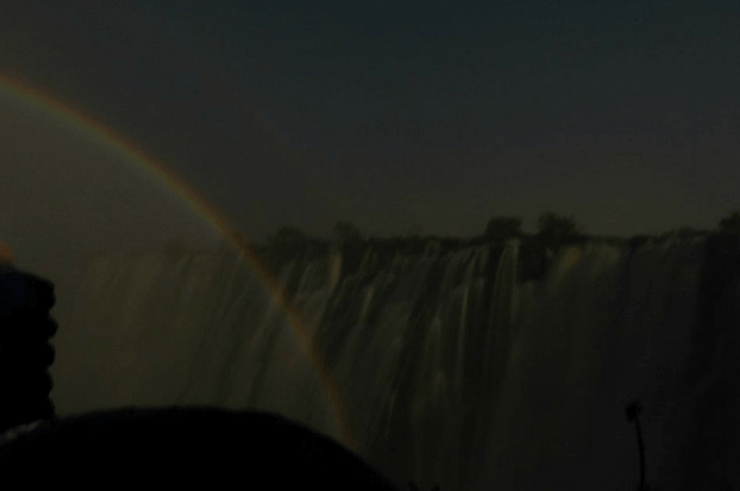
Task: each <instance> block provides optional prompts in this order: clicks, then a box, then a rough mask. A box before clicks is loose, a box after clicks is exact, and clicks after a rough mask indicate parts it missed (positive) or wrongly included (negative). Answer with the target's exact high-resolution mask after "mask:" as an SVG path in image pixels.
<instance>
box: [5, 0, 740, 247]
mask: <svg viewBox="0 0 740 491" xmlns="http://www.w3.org/2000/svg"><path fill="white" fill-rule="evenodd" d="M737 26H740V4H739V3H738V2H736V1H725V2H711V1H706V2H685V1H678V0H671V1H660V2H658V1H652V2H651V1H619V2H603V1H593V2H575V1H567V2H552V1H527V0H517V1H512V2H493V1H486V2H470V3H468V4H467V5H462V4H461V3H459V2H444V3H443V2H423V3H422V2H379V1H374V2H346V1H344V2H339V1H332V2H321V3H316V2H295V1H291V2H260V3H257V2H244V1H223V0H208V1H200V0H177V1H160V0H125V1H113V0H107V1H104V2H99V1H74V0H71V1H70V0H68V1H64V2H61V1H58V2H51V1H40V0H21V1H15V0H4V1H3V2H0V74H4V75H6V76H10V77H13V78H15V79H22V80H25V81H26V82H27V83H28V84H29V85H31V86H33V87H35V88H36V89H38V90H40V91H42V92H44V93H46V94H49V95H52V96H53V97H55V98H57V99H59V100H61V101H64V102H65V103H67V104H69V105H71V106H72V107H75V108H77V109H79V110H81V111H83V112H85V113H87V114H89V115H90V116H92V117H94V118H95V119H97V120H99V121H101V122H103V123H104V124H106V125H108V126H110V127H112V128H114V129H115V130H116V131H118V132H120V133H121V134H123V135H125V136H126V137H127V138H129V139H130V140H132V141H135V142H137V144H138V145H139V146H140V147H141V148H142V149H145V150H146V151H148V152H150V153H151V154H153V155H155V156H157V157H158V158H160V159H161V160H163V161H164V162H167V163H168V164H170V165H171V166H172V168H174V169H176V170H177V172H178V173H179V175H180V176H182V177H183V178H184V179H185V180H187V181H188V182H190V183H192V184H193V186H195V187H196V188H198V189H199V190H200V191H201V192H202V193H203V195H204V196H205V197H206V198H207V199H208V200H209V201H210V202H211V203H212V204H213V205H214V206H216V207H217V208H219V209H220V210H222V211H223V212H224V214H225V215H226V216H227V217H228V218H229V219H231V220H232V221H233V222H234V224H235V225H236V226H237V227H239V228H240V229H241V230H243V231H244V232H246V233H247V234H249V235H252V236H255V237H258V238H261V237H263V236H264V235H265V234H266V233H269V232H271V231H273V230H274V229H275V227H277V226H278V225H283V224H292V225H297V226H301V227H303V228H305V229H307V230H308V231H310V232H313V233H317V234H323V235H326V234H328V233H329V231H330V229H331V226H332V225H333V223H334V222H335V221H336V220H337V219H350V220H352V221H354V222H356V223H357V224H358V225H359V226H360V228H361V229H363V230H364V231H365V232H366V233H368V234H392V233H401V234H403V233H406V232H408V231H410V230H412V229H415V228H418V229H420V230H421V231H423V232H426V233H434V234H455V235H472V234H475V233H477V232H479V231H481V230H482V229H483V227H484V226H485V222H486V220H487V218H488V217H489V216H490V215H492V214H499V213H500V214H520V215H522V216H524V217H525V218H526V220H527V221H526V223H527V225H529V226H530V228H531V225H532V224H533V223H534V218H535V217H536V215H537V214H538V213H540V212H541V211H543V210H546V209H553V210H555V211H558V212H562V213H573V214H575V215H576V218H577V219H579V221H580V222H582V223H583V224H584V225H585V226H586V228H587V229H588V230H590V231H593V232H595V233H616V234H632V233H640V232H660V231H664V230H666V229H669V228H672V227H674V226H676V225H680V224H688V225H693V226H697V227H712V226H714V225H715V224H716V223H717V221H718V220H719V218H721V217H722V216H723V215H725V214H727V213H728V212H729V211H731V210H733V209H737V208H740V193H738V189H740V90H738V87H740V29H738V27H737ZM1 109H2V108H1V107H0V110H1ZM2 119H3V115H2V114H0V120H2ZM6 119H7V116H6ZM6 124H12V122H10V123H8V122H7V121H6ZM2 157H3V154H2V150H0V158H2ZM80 213H81V212H80Z"/></svg>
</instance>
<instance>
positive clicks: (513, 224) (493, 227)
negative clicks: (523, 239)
mask: <svg viewBox="0 0 740 491" xmlns="http://www.w3.org/2000/svg"><path fill="white" fill-rule="evenodd" d="M521 234H522V219H521V217H516V216H499V217H493V218H491V219H490V220H488V225H486V236H487V237H490V238H492V239H508V238H509V237H516V236H519V235H521Z"/></svg>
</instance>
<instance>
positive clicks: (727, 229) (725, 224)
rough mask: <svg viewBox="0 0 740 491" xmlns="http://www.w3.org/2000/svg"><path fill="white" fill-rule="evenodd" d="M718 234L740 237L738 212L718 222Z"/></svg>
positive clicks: (739, 213) (739, 215)
mask: <svg viewBox="0 0 740 491" xmlns="http://www.w3.org/2000/svg"><path fill="white" fill-rule="evenodd" d="M719 231H720V233H725V234H733V235H740V212H737V211H736V212H734V213H732V214H731V215H730V216H728V217H726V218H723V219H722V220H720V222H719Z"/></svg>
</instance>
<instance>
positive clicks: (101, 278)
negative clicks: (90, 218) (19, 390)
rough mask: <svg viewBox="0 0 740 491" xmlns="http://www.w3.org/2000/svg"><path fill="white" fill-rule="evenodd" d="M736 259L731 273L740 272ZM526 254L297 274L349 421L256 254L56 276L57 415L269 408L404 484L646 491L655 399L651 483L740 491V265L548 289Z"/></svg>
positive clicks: (614, 257) (294, 299)
mask: <svg viewBox="0 0 740 491" xmlns="http://www.w3.org/2000/svg"><path fill="white" fill-rule="evenodd" d="M736 245H737V244H734V245H732V244H731V245H730V246H729V248H730V250H729V252H728V250H727V247H728V246H725V247H724V249H722V251H721V254H720V256H721V255H722V254H724V255H725V256H726V257H725V259H727V257H730V258H732V257H735V258H736V257H737V256H738V253H739V252H740V251H738V249H737V247H736ZM523 247H524V246H523V244H522V243H520V242H519V241H510V242H509V243H507V244H483V245H475V246H473V245H470V246H460V247H443V246H442V245H441V244H437V243H430V244H428V246H427V247H426V249H425V250H424V251H423V252H405V251H404V250H402V249H398V250H395V251H391V252H389V251H387V250H379V249H377V248H374V247H372V246H371V247H368V248H366V250H365V251H364V255H363V256H362V257H361V260H358V261H356V264H350V263H351V262H352V261H349V260H348V259H347V257H346V256H345V255H343V254H341V253H339V252H337V251H334V252H331V253H328V254H325V255H319V256H313V257H308V256H306V257H297V258H296V259H294V260H292V261H289V262H287V263H285V264H284V265H283V266H282V268H281V269H280V271H279V274H278V277H279V278H278V279H279V282H280V284H281V285H282V286H283V288H285V291H286V292H289V294H290V297H291V304H292V307H293V309H294V311H295V312H296V314H297V315H298V317H299V318H300V319H301V321H302V323H303V324H304V325H305V327H306V329H307V330H308V332H309V333H310V334H311V336H312V337H313V339H314V343H315V346H316V347H317V349H318V352H320V353H321V356H322V358H323V359H324V361H325V363H326V365H327V367H328V372H329V378H330V379H331V381H332V383H333V384H335V385H336V387H337V390H338V393H339V398H340V400H341V402H342V405H341V406H342V407H341V409H340V410H341V412H342V413H343V414H341V415H338V414H337V413H336V410H335V409H336V408H334V407H332V406H331V405H330V404H329V403H328V402H327V400H328V397H327V393H326V391H327V384H326V380H321V378H320V377H319V373H318V371H317V370H316V368H315V366H314V365H313V362H312V359H311V356H309V353H307V351H306V346H305V345H304V344H303V342H302V341H301V339H300V337H299V336H297V335H296V333H295V331H294V330H293V329H292V328H291V325H290V324H289V321H288V318H287V316H286V315H285V312H283V311H282V310H281V309H280V308H279V306H278V304H277V303H276V302H275V300H274V298H273V295H271V293H270V292H269V291H267V290H265V288H264V287H263V285H262V284H261V283H260V282H259V280H258V279H257V277H256V276H255V275H254V274H253V273H252V272H251V270H250V269H249V267H247V265H246V264H244V263H243V262H241V260H240V259H239V258H237V257H236V256H235V255H233V254H226V253H224V252H220V253H200V254H181V255H178V256H173V255H164V254H149V255H129V256H116V255H108V256H105V255H103V256H98V257H95V258H92V259H86V260H84V261H79V262H78V263H75V264H73V265H69V264H68V265H66V266H65V268H66V269H64V270H63V269H58V270H57V273H54V274H57V275H58V276H56V277H53V274H52V273H49V276H52V279H53V280H55V282H56V283H57V296H58V298H59V306H58V308H57V311H56V316H57V318H58V320H59V322H60V325H61V329H60V331H59V335H58V338H57V339H56V344H57V348H58V358H57V359H58V361H57V363H56V365H55V367H54V372H53V375H54V377H55V381H56V389H55V390H54V392H53V394H52V396H53V397H54V399H55V401H56V403H57V405H58V407H59V410H60V412H62V413H67V414H68V413H76V412H81V411H87V410H92V409H97V408H102V407H113V406H122V405H131V404H136V405H164V404H173V403H177V404H216V405H221V406H226V407H254V408H260V409H268V410H273V411H278V412H280V413H282V414H285V415H287V416H288V417H291V418H294V419H296V420H299V421H302V422H304V423H306V424H309V425H310V426H312V427H314V428H316V429H318V430H320V431H322V432H324V433H326V434H329V435H332V436H334V437H335V438H339V435H340V431H339V423H338V416H342V417H343V418H344V420H345V421H346V424H347V425H348V426H349V428H350V430H351V433H352V436H353V438H354V440H355V442H356V445H357V447H356V450H357V452H359V453H360V454H361V455H362V456H364V457H365V458H366V459H367V460H368V461H369V462H370V463H372V464H373V465H375V466H376V467H378V468H379V469H381V470H382V471H383V472H384V473H385V474H387V475H388V476H389V477H391V478H392V479H394V480H396V481H397V482H398V483H400V484H405V482H406V481H409V480H411V481H414V482H416V483H418V484H419V485H420V487H421V489H424V488H430V487H431V486H432V485H435V484H439V485H440V486H441V489H443V490H445V491H455V490H474V489H500V490H539V489H568V490H579V489H583V490H586V489H589V490H591V489H613V490H619V489H634V486H635V484H636V482H637V476H638V461H637V448H636V445H637V444H636V440H635V435H634V428H633V427H632V426H630V424H629V423H628V422H627V421H626V420H625V417H624V407H625V405H626V404H627V403H628V402H630V401H631V400H633V399H635V398H638V397H639V398H640V400H641V401H642V404H643V406H644V407H645V408H646V409H645V411H644V413H643V414H642V415H641V417H642V420H641V422H642V424H643V427H644V431H645V441H646V450H647V454H646V461H647V466H648V468H647V471H648V473H647V480H648V482H649V483H651V484H653V485H655V486H657V487H658V488H660V489H663V490H668V489H677V490H678V489H686V490H689V489H692V490H694V489H713V487H717V488H718V489H721V486H728V485H729V486H734V489H740V472H738V471H737V470H736V469H737V467H736V466H733V464H732V462H733V461H734V460H735V459H740V438H738V437H740V416H738V414H740V397H738V395H737V394H738V391H737V390H735V389H734V386H735V385H734V384H735V381H736V380H737V377H738V376H740V363H738V362H737V361H736V360H740V342H739V340H740V337H739V336H738V327H740V326H738V316H737V314H738V307H739V306H740V298H739V297H740V290H739V289H738V282H737V277H738V275H737V274H736V273H737V271H738V270H740V268H735V269H734V270H733V271H734V273H732V274H730V275H729V276H728V275H725V276H723V277H722V278H724V279H722V280H717V279H716V278H717V277H718V276H717V274H719V273H717V274H714V273H712V274H708V273H707V272H708V271H709V270H710V269H711V271H720V272H721V271H724V270H726V269H727V268H724V270H723V267H722V265H723V264H725V263H723V262H722V261H720V262H719V263H718V264H714V263H712V264H713V265H712V266H711V267H709V266H706V260H705V258H710V259H711V258H712V257H718V256H717V254H719V253H717V254H714V255H707V251H708V248H707V246H706V244H705V241H704V240H699V239H692V240H677V239H676V240H665V241H662V242H647V243H645V244H643V245H641V246H640V247H629V246H628V245H627V244H618V245H613V244H612V245H609V244H603V243H598V242H589V243H584V244H580V245H575V246H570V247H565V248H562V249H561V250H559V251H558V252H557V254H556V255H555V256H553V257H551V258H550V259H549V266H548V268H547V272H546V274H541V275H536V274H535V275H533V274H529V273H528V271H529V270H532V269H533V268H532V267H531V264H530V263H531V262H532V261H533V259H532V257H533V256H532V254H531V251H530V253H527V254H525V253H524V252H526V251H524V249H522V248H523ZM535 255H536V254H535ZM539 256H540V258H541V259H542V258H546V257H547V255H546V253H545V252H544V251H542V252H541V253H540V254H539ZM723 257H724V256H723ZM716 262H717V261H715V263H716ZM733 264H735V263H733ZM733 267H734V266H733ZM534 269H536V268H534ZM733 274H734V276H733ZM713 278H714V279H713ZM707 289H710V290H711V292H712V294H711V295H710V296H707V293H706V291H707ZM715 311H717V312H721V315H720V314H716V315H715V314H713V312H715ZM708 400H711V401H713V402H714V403H715V405H714V406H711V407H709V406H708V405H707V404H706V403H705V401H708ZM738 461H740V460H738Z"/></svg>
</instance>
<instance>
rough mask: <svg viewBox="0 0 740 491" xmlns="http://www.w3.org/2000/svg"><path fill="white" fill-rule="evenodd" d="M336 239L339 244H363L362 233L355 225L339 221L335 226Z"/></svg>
mask: <svg viewBox="0 0 740 491" xmlns="http://www.w3.org/2000/svg"><path fill="white" fill-rule="evenodd" d="M334 237H335V239H336V240H337V242H338V243H339V244H342V245H345V244H357V243H360V242H362V240H363V239H362V232H360V229H359V228H357V226H356V225H355V224H354V223H351V222H346V221H341V220H340V221H338V222H337V223H336V225H334Z"/></svg>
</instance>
